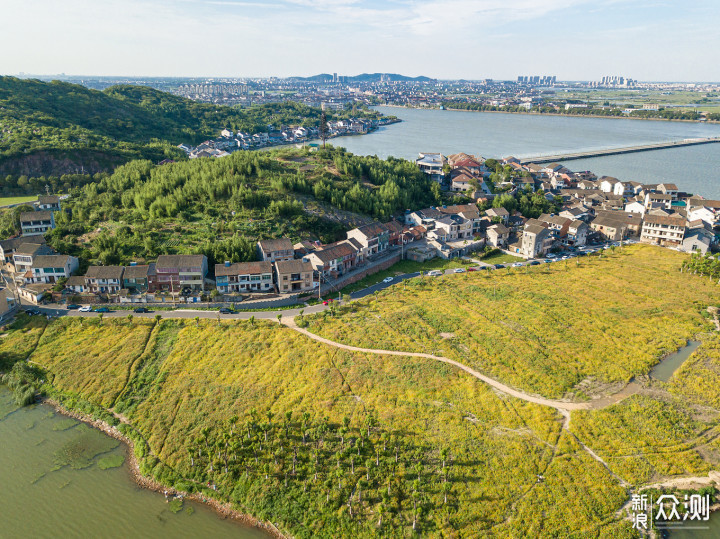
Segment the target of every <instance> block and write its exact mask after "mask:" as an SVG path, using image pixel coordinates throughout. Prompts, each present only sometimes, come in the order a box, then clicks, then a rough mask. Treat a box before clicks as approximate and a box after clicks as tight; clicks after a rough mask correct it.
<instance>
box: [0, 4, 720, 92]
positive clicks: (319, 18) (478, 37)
mask: <svg viewBox="0 0 720 539" xmlns="http://www.w3.org/2000/svg"><path fill="white" fill-rule="evenodd" d="M0 14H1V15H0V47H1V49H0V50H2V51H3V52H2V53H1V54H0V74H6V75H17V74H19V73H21V72H24V73H32V74H38V75H53V74H60V73H66V74H67V75H91V76H92V75H95V76H179V77H269V76H277V77H287V76H293V75H296V76H308V75H315V74H318V73H333V72H337V73H338V74H340V75H355V74H359V73H365V72H370V73H376V72H381V73H401V74H404V75H411V76H417V75H426V76H429V77H433V78H438V79H457V78H466V79H483V78H493V79H515V78H516V77H517V76H518V75H555V76H557V78H558V80H599V79H600V78H601V77H602V76H603V75H622V76H625V77H630V78H634V79H637V80H641V81H720V31H718V30H717V29H718V27H719V24H718V23H720V1H719V0H683V1H678V0H668V1H662V0H659V1H636V0H267V1H261V0H124V1H119V0H61V1H59V0H0Z"/></svg>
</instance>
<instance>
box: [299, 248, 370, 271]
mask: <svg viewBox="0 0 720 539" xmlns="http://www.w3.org/2000/svg"><path fill="white" fill-rule="evenodd" d="M306 258H307V259H308V260H309V261H310V263H311V264H312V267H313V269H314V270H315V271H316V272H317V273H318V275H322V276H323V277H326V278H327V277H332V278H336V277H339V276H340V275H344V274H345V273H347V272H348V271H350V270H352V269H353V268H354V267H355V266H356V265H357V262H358V251H357V249H356V248H355V247H353V246H352V245H351V244H350V243H347V242H339V243H336V244H334V245H328V246H327V247H325V248H324V249H320V250H316V251H313V252H312V253H310V254H308V255H307V257H306Z"/></svg>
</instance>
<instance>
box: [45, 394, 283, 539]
mask: <svg viewBox="0 0 720 539" xmlns="http://www.w3.org/2000/svg"><path fill="white" fill-rule="evenodd" d="M42 402H43V403H45V404H49V405H50V406H52V407H53V408H54V409H55V411H56V412H58V413H59V414H62V415H64V416H67V417H71V418H72V419H77V420H78V421H81V422H83V423H85V424H86V425H90V426H91V427H93V428H96V429H98V430H100V431H102V432H104V433H105V434H107V435H108V436H110V437H112V438H114V439H116V440H118V441H120V442H122V443H123V444H124V445H125V449H126V451H125V454H126V464H127V466H128V468H127V469H128V471H129V472H130V475H131V476H132V478H133V480H134V481H135V482H136V483H137V484H138V485H139V486H141V487H143V488H146V489H148V490H153V491H155V492H159V493H161V494H164V495H165V496H166V497H167V496H180V497H182V498H183V499H186V500H192V501H194V502H198V503H202V504H204V505H207V506H208V507H210V508H211V509H212V510H213V511H214V512H215V513H216V514H217V515H218V516H220V517H221V518H224V519H228V520H232V521H233V522H236V523H238V524H239V525H241V526H244V527H246V528H255V529H257V530H261V531H263V532H265V533H267V534H268V535H269V536H270V537H274V538H277V539H286V536H285V535H283V534H282V533H281V532H280V530H278V529H277V528H276V527H275V526H274V525H273V524H272V523H270V522H265V521H262V520H259V519H257V518H255V517H253V516H251V515H248V514H245V513H241V512H239V511H237V510H236V509H233V507H232V506H231V505H230V504H229V503H223V502H221V501H219V500H216V499H214V498H208V497H207V496H204V495H203V494H200V493H192V494H190V493H188V492H183V491H179V490H177V489H175V488H172V487H168V486H166V485H163V484H162V483H159V482H158V481H155V480H154V479H152V478H150V477H146V476H144V475H143V474H142V473H140V466H139V463H138V461H137V458H136V457H135V451H134V445H133V442H132V440H130V438H128V437H127V436H125V435H124V434H122V433H121V432H120V431H119V430H118V429H117V428H115V427H113V426H111V425H108V424H107V423H105V422H104V421H100V420H98V419H94V418H92V417H91V416H89V415H87V414H83V413H80V412H76V411H73V410H68V409H66V408H65V407H63V406H62V405H61V404H60V403H59V402H57V401H55V400H53V399H44V400H43V401H42Z"/></svg>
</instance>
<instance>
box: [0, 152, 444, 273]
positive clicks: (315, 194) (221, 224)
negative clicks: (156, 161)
mask: <svg viewBox="0 0 720 539" xmlns="http://www.w3.org/2000/svg"><path fill="white" fill-rule="evenodd" d="M433 185H434V186H435V188H433ZM440 200H441V199H440V193H439V190H438V189H437V184H434V183H433V182H431V181H430V180H429V179H428V177H427V176H426V175H424V174H423V173H422V172H420V171H419V170H418V169H417V167H415V166H414V165H413V164H412V163H410V162H409V161H405V160H400V159H388V160H380V159H378V158H376V157H359V156H354V155H352V154H350V153H347V152H345V151H344V150H343V149H335V148H332V147H329V148H327V149H325V150H319V151H317V152H312V153H311V152H309V151H308V150H298V149H294V148H292V149H291V148H283V149H276V150H273V151H268V152H235V153H233V154H232V155H231V156H229V157H225V158H223V159H218V160H210V159H195V160H192V161H185V162H181V163H173V164H169V165H162V166H157V165H153V164H152V163H151V162H149V161H133V162H131V163H128V164H126V165H124V166H122V167H119V168H118V169H117V170H116V171H115V172H114V173H113V174H112V175H110V176H106V177H103V178H102V179H100V180H99V181H97V182H93V183H91V184H88V185H86V186H85V187H83V188H81V189H78V190H76V191H74V192H73V196H72V197H71V199H70V200H68V201H67V202H64V210H63V212H61V213H58V214H57V215H56V218H55V221H56V224H57V229H56V230H54V231H52V232H50V233H49V234H47V236H46V237H47V238H48V243H49V244H50V245H52V246H53V247H54V248H55V249H57V250H58V251H59V252H63V253H68V254H72V255H75V256H79V257H80V258H81V259H82V260H83V261H84V262H100V263H103V264H117V263H125V262H128V261H130V260H154V259H155V257H156V256H157V255H158V254H173V253H177V252H181V253H196V252H202V253H204V254H207V255H208V257H209V258H210V259H211V262H213V261H220V262H222V261H224V260H231V261H233V262H240V261H247V260H253V259H254V257H255V243H256V242H257V240H258V239H265V238H274V237H281V236H285V237H289V238H291V239H292V240H294V241H298V240H300V239H318V238H319V239H321V240H322V241H324V242H331V241H336V240H338V239H344V238H345V231H346V230H347V229H349V228H352V227H353V226H357V225H356V224H355V223H354V222H353V221H360V223H359V224H363V223H364V222H367V220H368V216H369V217H373V218H376V219H380V220H387V219H388V218H389V217H390V216H391V215H392V214H397V213H399V212H401V211H402V210H404V209H405V208H420V207H426V206H429V205H432V204H436V203H438V202H439V201H440ZM337 211H341V212H344V214H345V215H346V217H342V218H338V217H337V216H336V215H335V213H336V212H337ZM16 214H17V212H15V215H13V213H12V212H6V214H5V218H4V220H3V221H0V229H2V230H3V231H6V233H8V234H9V233H11V232H12V231H13V230H17V227H18V222H17V218H16ZM347 215H349V217H347ZM353 216H355V217H353ZM11 217H14V220H12V221H11V220H10V219H11ZM3 223H4V226H3Z"/></svg>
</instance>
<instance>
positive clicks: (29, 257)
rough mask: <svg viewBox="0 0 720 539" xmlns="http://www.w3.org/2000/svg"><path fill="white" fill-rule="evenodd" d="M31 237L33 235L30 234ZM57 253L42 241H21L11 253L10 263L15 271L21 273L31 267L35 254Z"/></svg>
mask: <svg viewBox="0 0 720 539" xmlns="http://www.w3.org/2000/svg"><path fill="white" fill-rule="evenodd" d="M31 237H33V236H31ZM52 254H57V253H55V251H54V250H53V249H52V248H51V247H49V246H48V245H45V244H44V243H23V244H21V245H20V246H19V247H18V248H17V249H15V253H14V254H13V255H12V264H13V267H14V268H15V273H19V274H23V273H25V272H27V271H29V270H30V268H32V265H33V260H34V259H35V257H36V256H40V255H52Z"/></svg>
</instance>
